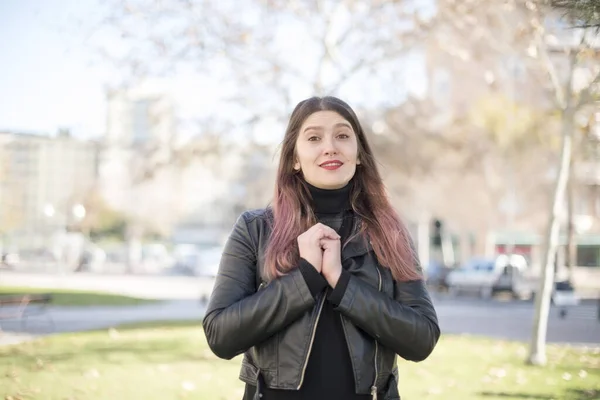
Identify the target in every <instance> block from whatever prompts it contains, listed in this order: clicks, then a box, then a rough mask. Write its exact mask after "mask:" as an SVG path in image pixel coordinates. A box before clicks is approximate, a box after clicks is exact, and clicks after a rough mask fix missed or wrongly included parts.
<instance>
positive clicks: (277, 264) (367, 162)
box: [262, 97, 421, 281]
mask: <svg viewBox="0 0 600 400" xmlns="http://www.w3.org/2000/svg"><path fill="white" fill-rule="evenodd" d="M318 111H334V112H336V113H338V114H340V115H341V116H342V117H343V118H344V119H346V120H347V121H348V122H349V123H350V124H351V125H352V129H353V130H354V132H355V133H356V137H357V141H358V158H359V159H360V162H361V164H360V165H358V166H357V169H356V173H355V174H354V177H353V178H352V189H351V192H350V204H351V206H352V209H353V211H354V213H355V214H356V215H357V216H359V217H360V221H361V225H360V230H359V233H358V234H360V235H362V236H363V237H364V238H365V239H366V238H367V237H368V238H369V239H370V241H371V244H372V246H373V250H374V251H375V254H376V255H377V259H378V261H379V263H380V264H381V266H383V267H386V268H389V269H390V270H391V271H392V275H393V276H394V279H395V280H397V281H408V280H416V279H420V278H421V273H420V269H419V268H418V265H416V264H417V263H418V261H417V257H416V254H415V251H414V248H413V246H412V241H411V238H410V234H409V232H408V230H407V229H406V226H405V225H404V224H403V223H402V221H401V219H400V217H399V216H398V214H397V213H396V211H395V210H394V208H393V207H392V205H391V204H390V202H389V199H388V197H387V194H386V190H385V186H384V184H383V181H382V179H381V175H380V174H379V171H378V169H377V165H376V162H375V157H374V156H373V152H372V151H371V147H370V146H369V143H368V141H367V138H366V136H365V133H364V131H363V129H362V127H361V125H360V122H359V121H358V117H357V116H356V114H355V113H354V111H353V110H352V108H350V106H349V105H348V104H346V103H345V102H344V101H342V100H340V99H338V98H336V97H322V98H321V97H311V98H309V99H307V100H304V101H301V102H300V103H299V104H298V105H297V106H296V108H295V109H294V111H293V112H292V115H291V117H290V120H289V123H288V126H287V129H286V132H285V136H284V138H283V142H282V147H281V155H280V158H279V168H278V171H277V178H276V183H275V195H274V199H273V221H272V232H271V237H270V241H269V244H268V245H267V249H266V253H265V263H264V268H263V271H262V276H263V279H265V280H271V279H274V278H276V277H278V276H281V275H283V274H285V273H286V272H289V271H290V270H291V269H293V268H295V267H296V266H297V265H298V261H299V257H300V256H299V252H298V244H297V241H296V239H297V237H298V236H299V235H300V234H302V233H303V232H305V231H306V230H308V229H309V228H310V227H311V226H313V225H314V224H315V223H316V222H317V219H316V217H315V215H314V212H313V210H312V207H311V203H312V202H311V196H310V192H309V191H308V187H307V185H306V182H305V181H304V179H303V178H302V174H299V173H297V172H296V171H295V170H294V160H295V151H296V141H297V138H298V134H299V131H300V127H301V126H302V124H303V123H304V121H305V120H306V119H307V118H308V117H309V116H310V115H311V114H313V113H315V112H318Z"/></svg>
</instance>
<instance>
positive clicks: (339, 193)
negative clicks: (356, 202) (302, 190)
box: [306, 182, 352, 214]
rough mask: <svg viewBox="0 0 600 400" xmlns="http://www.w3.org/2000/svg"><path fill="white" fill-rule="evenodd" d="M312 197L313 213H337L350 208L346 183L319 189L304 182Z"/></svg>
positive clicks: (349, 185) (348, 189) (348, 187)
mask: <svg viewBox="0 0 600 400" xmlns="http://www.w3.org/2000/svg"><path fill="white" fill-rule="evenodd" d="M306 184H307V186H308V190H309V191H310V195H311V196H312V199H313V207H314V211H315V214H338V213H340V212H342V211H346V210H350V209H351V208H352V207H351V205H350V189H351V188H352V185H351V184H350V183H348V184H347V185H346V186H344V187H343V188H340V189H321V188H318V187H316V186H313V185H311V184H310V183H308V182H306Z"/></svg>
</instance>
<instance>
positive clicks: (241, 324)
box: [203, 209, 440, 400]
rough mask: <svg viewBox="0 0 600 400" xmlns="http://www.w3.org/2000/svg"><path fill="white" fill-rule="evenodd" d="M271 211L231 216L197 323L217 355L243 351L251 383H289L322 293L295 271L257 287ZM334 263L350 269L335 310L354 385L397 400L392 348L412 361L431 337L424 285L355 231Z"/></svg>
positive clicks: (297, 381)
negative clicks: (390, 265) (380, 259)
mask: <svg viewBox="0 0 600 400" xmlns="http://www.w3.org/2000/svg"><path fill="white" fill-rule="evenodd" d="M271 216H272V212H271V211H270V210H269V209H266V210H257V211H248V212H245V213H244V214H242V215H241V216H240V217H239V219H238V221H237V222H236V225H235V227H234V229H233V232H232V233H231V235H230V237H229V239H228V241H227V244H226V246H225V249H224V252H223V256H222V259H221V264H220V267H219V273H218V276H217V278H216V281H215V285H214V288H213V293H212V295H211V298H210V301H209V304H208V308H207V310H206V314H205V317H204V320H203V326H204V330H205V334H206V338H207V341H208V344H209V346H210V348H211V350H212V351H213V352H214V353H215V354H216V355H217V356H218V357H220V358H224V359H231V358H233V357H235V356H237V355H239V354H241V353H245V354H244V357H243V360H242V368H241V372H240V379H241V380H242V381H244V382H246V383H249V384H252V385H257V380H258V375H259V374H260V375H262V378H263V379H264V384H266V385H267V386H268V387H270V388H273V389H293V390H297V389H299V388H300V387H301V385H302V381H303V378H304V371H305V369H306V364H307V362H308V356H309V353H310V349H311V345H312V341H313V339H314V335H315V330H316V326H317V322H318V319H319V315H320V311H321V308H322V306H323V302H324V301H326V300H325V296H324V294H321V295H319V296H318V297H317V298H316V299H315V298H313V296H312V295H311V293H310V291H309V288H308V286H307V284H306V281H305V279H304V277H303V276H302V274H301V272H300V270H299V269H294V270H292V271H291V272H290V273H288V274H287V275H285V276H283V277H280V278H277V279H275V280H273V281H271V282H269V283H268V284H265V283H260V284H259V285H258V287H257V283H258V282H260V278H258V281H257V274H258V269H257V268H258V267H259V266H260V265H262V263H263V262H264V251H265V249H266V243H267V241H268V239H269V234H270V227H269V223H268V218H270V217H271ZM354 225H355V228H354V229H356V226H357V224H356V223H355V224H354ZM342 264H343V266H344V268H345V269H346V270H347V271H349V272H350V273H351V277H350V281H349V283H348V286H347V288H346V292H345V293H344V296H343V298H342V300H341V302H340V304H339V306H338V307H337V310H338V311H339V312H340V313H341V314H342V321H343V328H344V332H345V336H346V341H347V343H348V348H349V351H350V359H351V360H352V367H353V370H354V378H355V383H356V393H359V394H368V393H371V394H373V393H374V392H375V393H377V392H379V393H381V392H384V393H385V396H384V399H386V400H388V399H399V398H400V397H399V395H398V389H397V382H398V376H397V368H396V354H398V355H399V356H400V357H402V358H404V359H406V360H411V361H422V360H424V359H426V358H427V357H428V356H429V354H431V352H432V351H433V349H434V347H435V345H436V343H437V341H438V338H439V336H440V328H439V326H438V322H437V315H436V312H435V309H434V307H433V305H432V303H431V299H430V297H429V294H428V293H427V290H426V288H425V284H424V282H423V281H422V280H418V281H410V282H396V281H394V280H393V278H392V275H391V272H390V270H389V269H387V268H383V267H381V266H380V265H379V264H378V263H377V260H376V258H375V253H374V251H373V249H372V247H371V246H370V244H369V243H367V242H366V241H365V240H363V239H361V238H360V237H359V236H357V237H355V238H354V239H352V241H351V242H349V243H347V244H346V245H345V246H344V248H343V249H342Z"/></svg>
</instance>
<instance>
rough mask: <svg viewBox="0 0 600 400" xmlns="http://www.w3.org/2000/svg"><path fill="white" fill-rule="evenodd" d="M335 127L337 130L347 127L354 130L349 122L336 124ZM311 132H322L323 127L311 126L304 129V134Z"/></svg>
mask: <svg viewBox="0 0 600 400" xmlns="http://www.w3.org/2000/svg"><path fill="white" fill-rule="evenodd" d="M333 126H334V127H335V128H340V127H345V128H350V129H352V126H351V125H350V124H349V123H348V122H338V123H337V124H335V125H333ZM310 130H317V131H322V130H323V127H322V126H320V125H310V126H307V127H306V128H304V131H303V132H306V131H310Z"/></svg>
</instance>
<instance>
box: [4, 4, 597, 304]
mask: <svg viewBox="0 0 600 400" xmlns="http://www.w3.org/2000/svg"><path fill="white" fill-rule="evenodd" d="M492 3H493V4H492ZM0 37H2V38H3V40H2V41H0V51H1V54H2V59H3V62H2V63H1V65H0V72H1V73H0V87H2V100H3V101H2V107H0V251H1V253H2V268H3V269H5V270H12V271H17V272H27V273H30V272H36V273H50V274H78V273H93V274H137V275H141V274H159V275H183V276H213V275H214V274H215V272H216V266H217V264H218V260H219V256H220V250H221V247H222V245H223V242H224V240H225V239H226V237H227V235H228V233H229V231H230V229H231V226H232V224H233V223H234V221H235V219H236V218H237V216H238V215H239V214H240V213H241V212H242V211H243V210H246V209H249V208H259V207H265V206H267V205H268V204H269V201H270V199H271V195H272V187H273V182H274V175H275V168H276V164H277V150H278V145H279V143H280V141H281V139H282V137H283V133H284V130H285V124H286V122H287V119H288V118H289V114H290V113H291V110H292V109H293V107H294V106H295V104H296V103H297V102H299V101H300V100H302V99H304V98H306V97H309V96H312V95H327V94H333V95H336V96H339V97H341V98H343V99H345V100H346V101H347V102H349V103H350V105H351V106H353V107H354V108H355V109H356V111H357V112H358V114H359V117H360V118H361V121H362V122H363V124H364V128H365V129H366V131H367V132H368V135H369V139H370V140H371V143H372V145H373V147H374V149H375V151H376V153H377V156H378V160H379V162H380V164H381V165H380V168H381V171H382V174H383V176H384V179H385V183H386V185H387V188H388V190H389V192H390V195H391V198H392V200H393V202H394V205H395V206H396V207H397V209H398V210H399V211H400V213H401V214H402V215H403V217H404V218H405V220H406V222H407V224H408V225H409V227H410V229H411V232H412V233H413V236H414V238H415V241H416V242H417V243H418V249H419V254H420V257H421V261H422V264H423V266H424V267H425V270H426V274H427V276H428V279H429V281H430V283H431V284H432V287H434V288H435V289H441V290H445V289H450V290H453V292H454V293H456V292H458V290H459V289H461V290H462V289H465V288H474V289H475V290H478V291H479V292H480V294H481V295H482V296H488V295H490V294H493V293H490V290H492V289H491V288H490V285H489V279H490V278H489V276H488V275H489V274H488V275H486V276H485V277H479V278H473V276H475V274H467V275H468V276H466V275H465V274H464V273H463V274H460V276H455V277H454V278H452V279H449V276H451V275H452V272H454V271H455V270H456V269H457V267H464V268H460V269H461V272H464V270H465V269H466V270H469V271H479V275H481V271H487V272H490V273H491V272H494V271H496V272H497V271H498V268H500V269H502V268H504V266H505V265H507V263H508V264H510V265H512V266H515V265H517V264H518V265H519V267H518V270H519V273H520V274H521V275H523V276H526V277H527V279H523V280H522V281H523V282H528V283H527V285H529V286H527V285H525V286H523V287H520V289H519V290H517V289H515V288H514V287H513V286H510V287H509V289H510V290H511V291H513V292H514V293H515V294H518V295H523V296H527V295H530V294H531V293H530V292H531V291H533V290H534V288H535V287H537V286H536V285H537V284H536V282H537V280H538V279H539V272H540V264H541V263H542V258H543V257H542V256H543V242H544V232H545V229H546V226H547V224H548V219H549V215H550V212H551V206H552V201H551V200H552V194H553V190H554V187H555V182H556V178H557V174H558V171H559V166H560V164H559V161H560V160H559V159H560V151H561V135H562V134H564V132H565V129H567V130H569V132H570V134H571V135H572V138H573V148H572V161H571V169H570V173H569V183H568V187H567V195H566V197H567V201H566V202H565V206H564V212H563V213H562V214H561V215H562V216H561V230H560V243H559V247H558V251H557V253H556V261H555V273H556V274H557V277H559V279H560V280H564V279H567V278H568V279H570V280H571V281H572V283H573V285H574V286H575V287H576V289H577V290H578V291H580V292H581V293H592V294H597V293H599V292H600V134H599V132H600V130H599V126H600V125H599V123H600V122H599V120H600V112H599V108H598V106H597V104H595V103H594V101H591V100H590V101H583V100H584V99H586V97H585V96H588V97H589V99H592V98H593V96H591V94H593V90H592V89H594V88H595V83H596V79H594V77H596V74H597V73H598V71H599V67H600V64H599V61H600V60H599V58H598V47H597V46H596V45H598V44H600V42H598V40H597V32H596V31H593V30H592V31H591V32H590V31H588V33H585V31H584V30H582V29H574V28H572V25H570V23H569V20H568V19H566V18H565V17H564V12H563V11H562V10H559V9H553V8H550V7H542V6H540V2H536V1H495V2H489V1H475V0H471V1H467V0H464V1H457V0H419V1H416V0H412V1H411V0H405V1H378V0H371V1H367V0H363V1H359V0H344V1H326V0H323V1H278V0H252V1H246V2H238V1H232V0H222V1H218V2H216V1H203V0H198V1H183V0H182V1H178V0H164V1H150V0H135V1H133V0H132V1H105V2H100V1H93V0H87V1H67V0H64V1H59V0H48V1H43V2H41V1H33V0H24V1H16V0H7V1H3V2H2V3H1V4H0ZM589 99H588V100H589ZM565 116H566V117H565ZM502 255H517V256H515V257H517V258H516V259H515V260H517V261H513V262H508V261H506V260H507V258H506V257H505V258H502ZM504 274H505V275H506V273H504ZM455 275H456V274H455ZM496 275H498V274H497V273H496ZM496 278H497V276H496ZM496 278H494V279H496ZM473 279H475V283H473ZM486 279H487V280H486ZM511 279H512V278H511ZM509 280H510V279H509ZM482 282H488V284H483V283H482ZM494 282H496V281H494ZM511 282H512V281H511ZM494 285H500V284H499V283H497V282H496V283H494ZM510 285H513V283H510ZM500 286H501V285H500ZM494 290H495V289H494ZM517 292H518V293H517Z"/></svg>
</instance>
